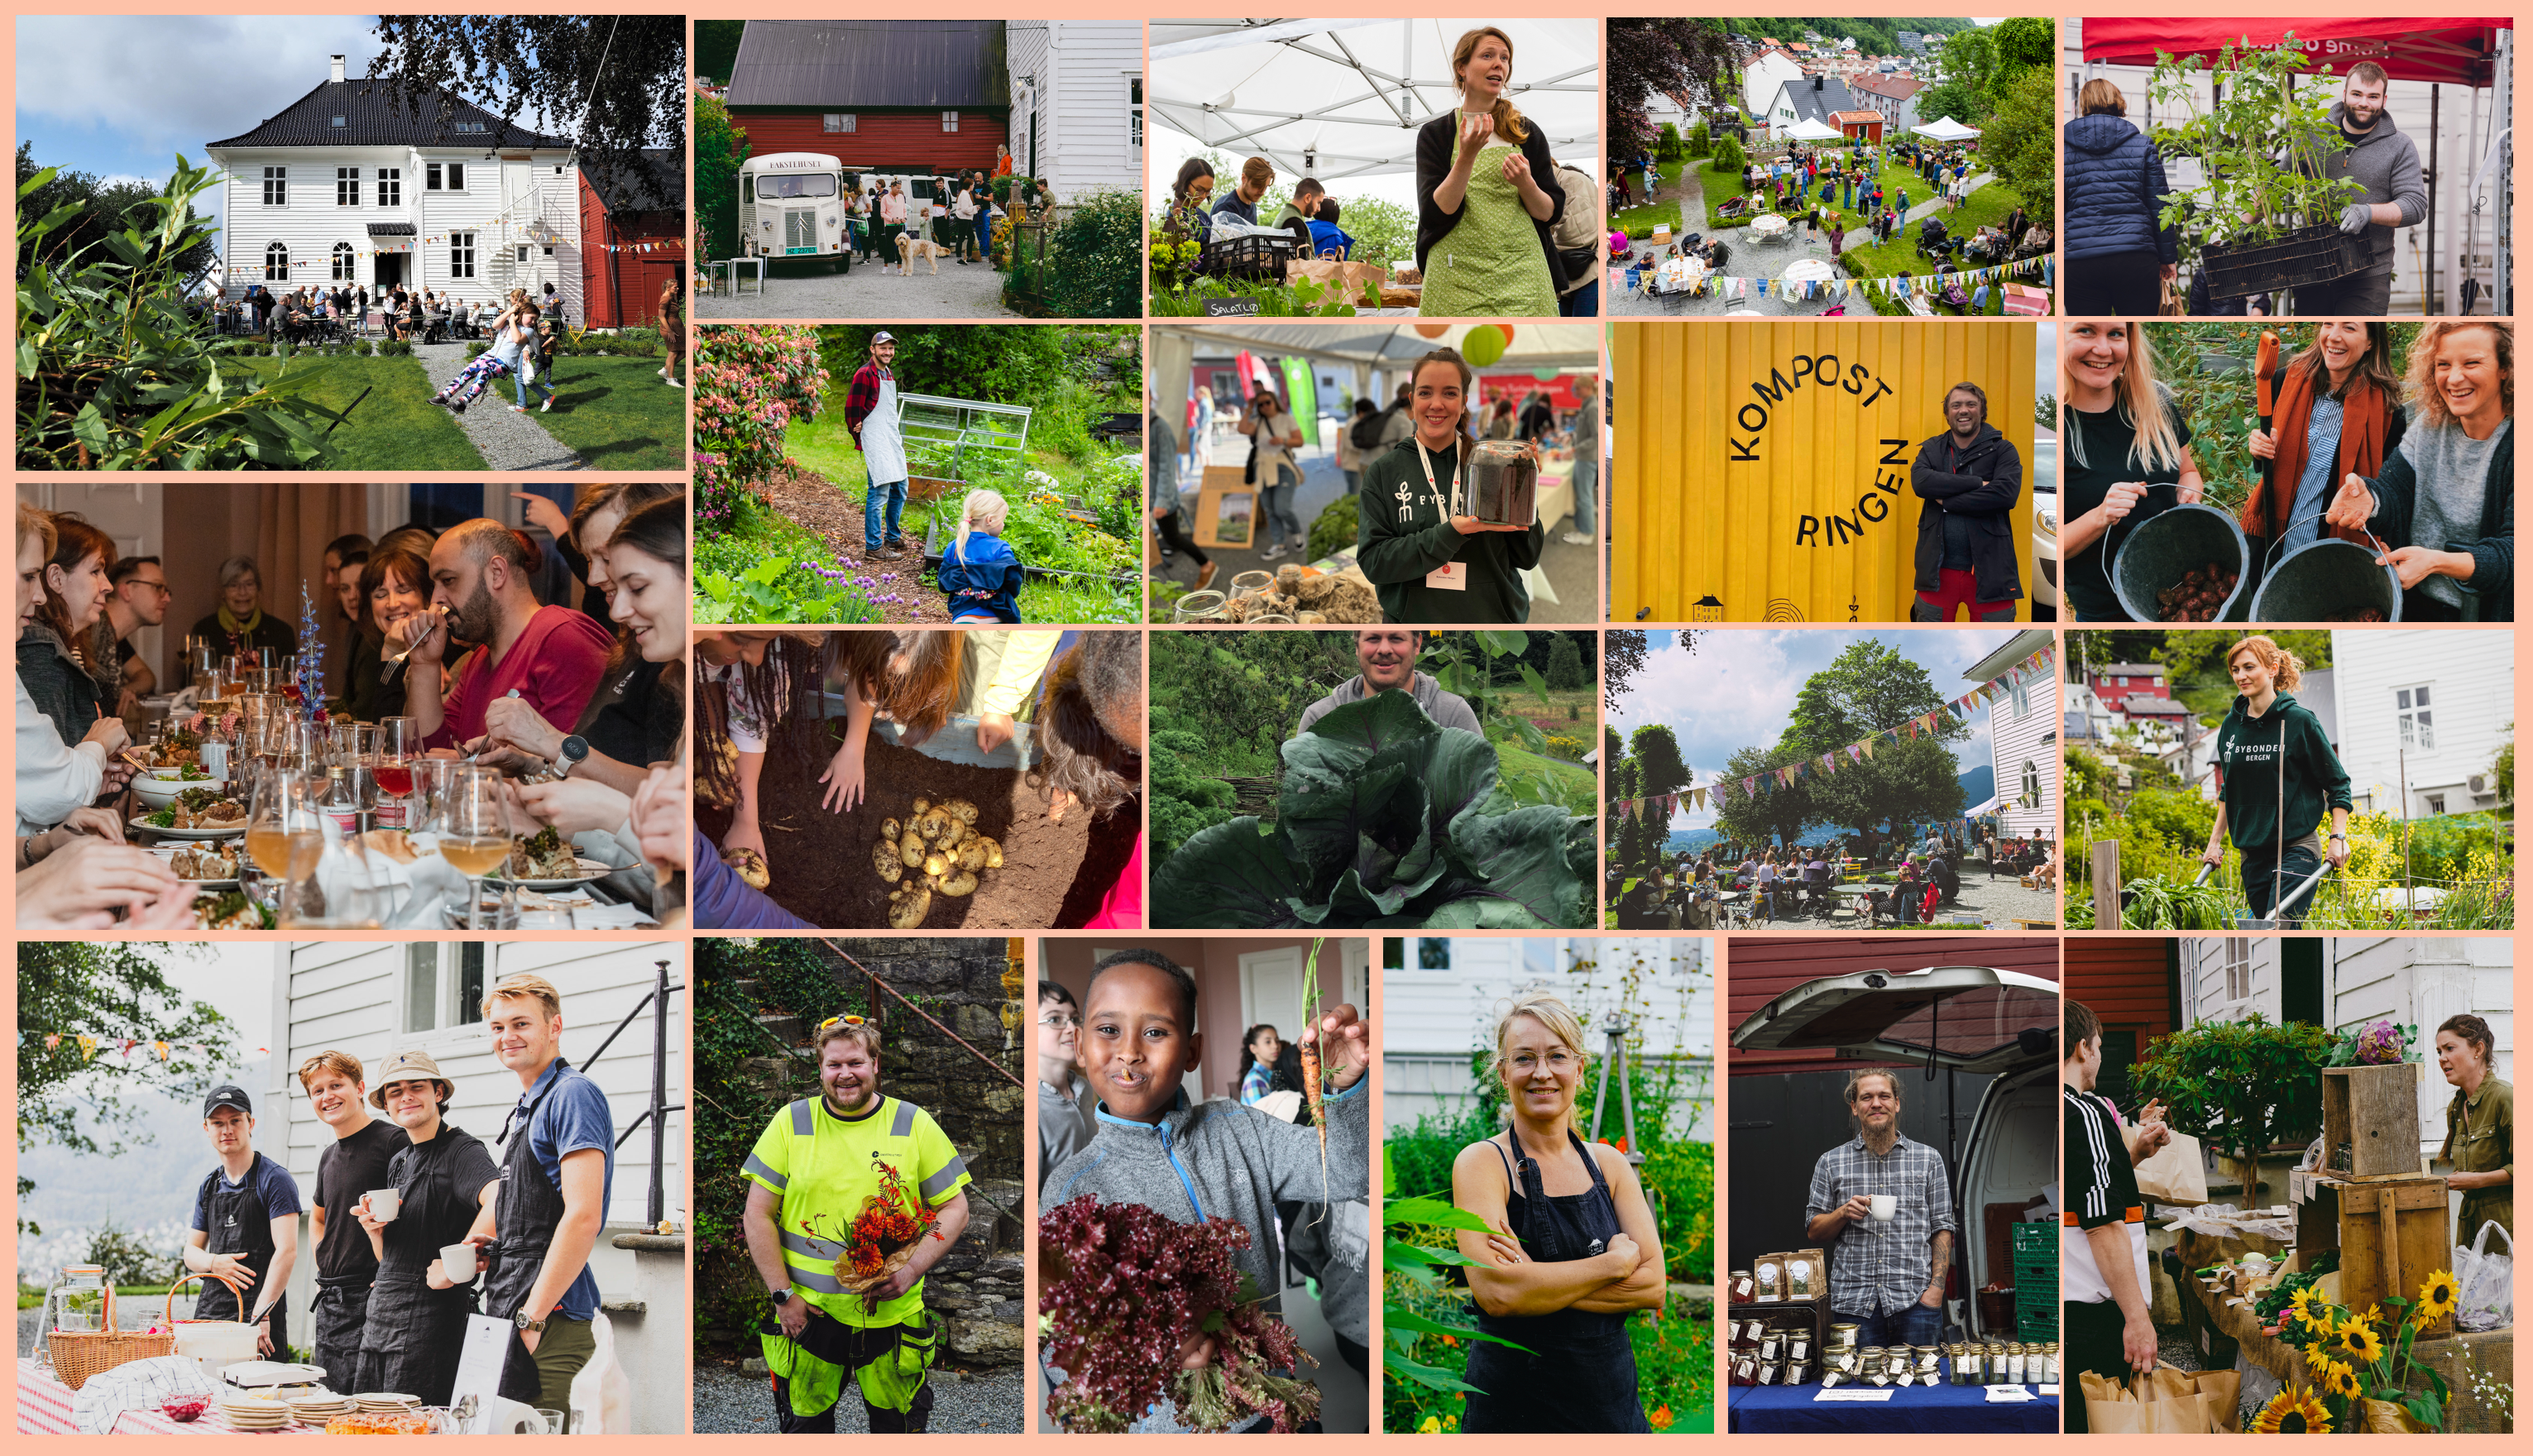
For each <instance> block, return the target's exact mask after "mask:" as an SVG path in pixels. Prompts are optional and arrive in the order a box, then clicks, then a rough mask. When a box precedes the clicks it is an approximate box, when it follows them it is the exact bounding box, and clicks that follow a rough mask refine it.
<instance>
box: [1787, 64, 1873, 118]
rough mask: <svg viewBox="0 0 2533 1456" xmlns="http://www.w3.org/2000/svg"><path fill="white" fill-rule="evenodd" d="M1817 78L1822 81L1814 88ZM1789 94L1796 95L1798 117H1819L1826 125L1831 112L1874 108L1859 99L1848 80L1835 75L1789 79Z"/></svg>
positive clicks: (1796, 116) (1796, 114)
mask: <svg viewBox="0 0 2533 1456" xmlns="http://www.w3.org/2000/svg"><path fill="white" fill-rule="evenodd" d="M1815 81H1817V82H1819V83H1820V87H1819V88H1818V89H1814V88H1813V86H1812V83H1813V82H1815ZM1786 94H1788V95H1789V96H1791V97H1793V98H1794V103H1795V119H1796V120H1797V121H1816V122H1819V123H1820V124H1821V125H1823V126H1829V125H1832V123H1831V121H1830V119H1829V114H1830V113H1831V112H1833V111H1871V110H1874V109H1875V108H1873V107H1871V106H1867V105H1865V104H1863V103H1862V102H1860V101H1858V100H1856V95H1855V93H1854V92H1852V91H1850V90H1849V89H1848V88H1847V83H1846V82H1845V81H1843V80H1841V79H1840V78H1838V77H1835V76H1804V77H1799V78H1797V79H1796V80H1794V81H1789V82H1787V83H1786Z"/></svg>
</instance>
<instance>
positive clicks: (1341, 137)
mask: <svg viewBox="0 0 2533 1456" xmlns="http://www.w3.org/2000/svg"><path fill="white" fill-rule="evenodd" d="M1482 25H1493V26H1495V27H1497V28H1498V29H1502V30H1503V31H1504V32H1505V33H1507V34H1509V35H1510V36H1511V37H1512V44H1513V70H1512V76H1513V86H1512V97H1511V99H1512V103H1513V105H1514V106H1515V107H1517V108H1519V110H1520V111H1521V113H1522V115H1523V116H1524V117H1525V118H1527V119H1529V120H1530V121H1532V122H1534V123H1536V124H1537V125H1538V127H1539V128H1540V130H1541V132H1542V133H1543V134H1544V135H1545V136H1546V137H1547V139H1548V145H1549V146H1550V148H1551V149H1552V150H1554V151H1555V152H1556V153H1557V154H1558V156H1559V158H1560V159H1561V160H1567V161H1575V162H1578V163H1580V164H1582V165H1583V166H1584V167H1585V169H1586V170H1587V171H1591V172H1593V173H1595V174H1596V175H1597V174H1598V172H1599V170H1600V168H1599V152H1600V142H1601V73H1600V27H1599V26H1598V25H1597V24H1595V23H1593V22H1591V21H1588V20H1567V21H1536V20H1534V21H1489V20H1435V19H1419V20H1318V21H1301V20H1285V21H1224V20H1175V21H1174V20H1156V21H1153V22H1151V28H1150V43H1151V63H1150V78H1149V82H1148V83H1147V95H1146V100H1147V104H1148V105H1149V107H1150V110H1151V113H1152V121H1153V125H1154V127H1155V129H1156V130H1163V129H1165V130H1166V131H1169V132H1174V133H1177V134H1180V135H1182V136H1185V137H1187V138H1189V139H1191V140H1192V141H1194V142H1195V144H1196V145H1197V146H1199V147H1212V148H1218V149H1220V150H1221V151H1223V152H1224V153H1226V154H1227V155H1228V156H1229V157H1230V158H1231V159H1232V161H1233V162H1234V164H1235V165H1236V164H1237V162H1238V160H1239V159H1240V158H1242V157H1245V156H1251V155H1258V156H1264V157H1266V158H1267V160H1268V161H1270V162H1272V163H1273V164H1274V166H1275V170H1276V172H1277V173H1278V174H1279V175H1280V176H1282V177H1284V178H1286V179H1288V180H1289V179H1291V178H1297V177H1304V176H1311V177H1317V178H1319V179H1320V180H1321V181H1323V182H1331V183H1332V182H1334V181H1336V180H1338V179H1341V178H1360V177H1374V176H1397V175H1407V176H1412V175H1414V173H1415V170H1416V129H1417V128H1418V127H1421V126H1423V125H1424V124H1425V123H1426V122H1427V121H1429V120H1431V119H1433V118H1434V117H1436V116H1439V115H1441V114H1443V113H1444V112H1446V111H1449V110H1450V109H1451V108H1452V107H1453V106H1454V105H1456V104H1457V101H1458V94H1459V93H1458V91H1457V90H1456V89H1455V88H1454V87H1453V86H1452V84H1451V46H1452V45H1453V43H1454V42H1456V41H1457V40H1458V39H1459V38H1460V36H1461V34H1462V33H1464V32H1465V31H1467V30H1470V29H1474V28H1476V27H1478V26H1482ZM1154 140H1155V142H1156V143H1158V142H1159V141H1160V140H1161V139H1159V138H1157V137H1156V138H1155V139H1154ZM1172 165H1173V166H1175V165H1176V164H1175V162H1173V163H1172Z"/></svg>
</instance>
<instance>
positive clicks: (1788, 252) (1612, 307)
mask: <svg viewBox="0 0 2533 1456" xmlns="http://www.w3.org/2000/svg"><path fill="white" fill-rule="evenodd" d="M1899 175H1900V176H1901V177H1903V178H1905V179H1906V180H1907V181H1908V183H1909V192H1910V193H1911V195H1912V202H1911V204H1910V207H1909V215H1908V216H1907V217H1905V218H1903V219H1902V220H1901V227H1902V228H1903V229H1908V228H1914V226H1915V225H1916V224H1917V223H1918V221H1920V220H1921V219H1924V218H1927V217H1932V216H1935V215H1937V214H1939V213H1945V212H1948V211H1949V210H1950V209H1949V208H1948V207H1946V205H1945V204H1943V203H1942V202H1941V201H1940V200H1939V201H1935V202H1917V201H1915V200H1914V195H1915V194H1917V193H1918V192H1920V191H1922V190H1923V189H1924V188H1925V187H1926V186H1927V185H1928V184H1927V182H1926V180H1925V179H1924V178H1922V177H1919V176H1918V175H1917V174H1916V173H1914V172H1912V171H1909V170H1908V169H1906V168H1902V169H1901V172H1900V174H1899ZM1970 180H1971V191H1972V193H1973V194H1976V193H1977V192H1978V190H1979V189H1980V188H1983V187H1985V186H1987V185H1988V184H1989V183H1991V182H1994V181H1995V180H1996V177H1995V175H1994V174H1993V173H1989V172H1973V173H1972V174H1971V179H1970ZM1882 185H1883V187H1884V189H1885V190H1886V191H1888V192H1890V193H1891V194H1892V195H1893V197H1894V198H1895V199H1896V198H1897V196H1898V194H1899V188H1898V187H1896V186H1895V185H1894V184H1893V182H1892V180H1891V174H1890V172H1889V171H1888V170H1887V169H1886V170H1885V172H1884V174H1883V183H1882ZM1703 205H1704V204H1702V203H1701V204H1696V206H1694V207H1692V206H1691V205H1690V204H1682V207H1683V209H1684V210H1699V209H1701V208H1702V207H1703ZM1846 211H1847V214H1848V215H1849V217H1850V218H1851V219H1853V218H1855V217H1856V216H1860V215H1861V214H1859V213H1857V212H1856V209H1854V208H1848V209H1846ZM1796 215H1797V222H1796V223H1795V227H1794V231H1793V232H1792V233H1791V234H1790V235H1789V236H1788V238H1787V240H1786V241H1785V242H1783V243H1766V244H1760V243H1753V242H1751V241H1750V240H1749V231H1750V230H1749V229H1748V228H1746V227H1736V228H1726V229H1725V230H1724V231H1722V232H1721V233H1718V234H1717V236H1718V237H1721V238H1722V239H1724V244H1725V246H1726V247H1727V248H1729V249H1731V250H1732V256H1731V257H1729V258H1728V259H1726V260H1725V263H1724V273H1725V276H1727V277H1733V278H1755V277H1759V276H1762V275H1765V276H1767V277H1770V278H1774V277H1778V276H1781V275H1782V274H1784V272H1785V271H1786V268H1787V266H1788V265H1789V264H1792V263H1796V262H1801V261H1802V260H1804V259H1815V260H1819V261H1821V262H1827V261H1829V260H1830V259H1832V258H1834V257H1836V256H1837V255H1836V254H1834V253H1832V252H1831V251H1830V246H1829V234H1827V233H1813V234H1808V235H1807V234H1806V233H1805V231H1804V229H1803V226H1802V223H1801V221H1800V220H1799V218H1800V213H1799V212H1797V214H1796ZM1684 226H1685V228H1686V230H1687V231H1688V232H1693V233H1702V232H1705V231H1706V228H1705V227H1704V226H1703V225H1702V224H1699V223H1694V222H1691V223H1687V224H1684ZM1903 235H1904V234H1903V233H1902V232H1894V233H1893V234H1892V236H1894V237H1900V236H1903ZM1910 235H1911V236H1914V234H1910ZM1843 241H1844V242H1845V243H1846V245H1847V246H1846V248H1843V249H1841V250H1839V251H1840V252H1847V251H1850V250H1853V249H1858V248H1870V247H1872V246H1874V239H1873V230H1872V229H1871V228H1864V227H1856V228H1850V229H1849V230H1848V232H1847V236H1846V238H1845V239H1844V240H1843ZM1928 266H1929V267H1931V266H1932V264H1929V265H1928ZM1838 276H1840V277H1845V276H1846V275H1845V274H1843V273H1842V274H1839V275H1838ZM1602 300H1603V304H1602V312H1604V313H1606V314H1608V315H1610V316H1612V317H1614V318H1616V317H1622V316H1633V317H1638V318H1674V317H1677V318H1694V317H1697V316H1700V315H1705V316H1711V317H1717V318H1720V317H1722V316H1724V315H1726V314H1731V313H1738V312H1748V311H1754V310H1755V311H1757V312H1759V313H1762V314H1818V313H1820V312H1821V311H1822V310H1824V309H1827V308H1828V307H1830V305H1831V304H1832V303H1833V302H1835V300H1832V299H1828V298H1822V299H1816V300H1814V301H1812V302H1810V303H1804V302H1802V301H1800V300H1795V301H1793V302H1788V301H1786V300H1783V299H1780V298H1777V297H1776V296H1774V295H1771V296H1769V297H1767V298H1759V297H1756V296H1749V297H1743V298H1719V297H1716V296H1714V295H1712V294H1709V295H1707V296H1705V297H1701V298H1678V297H1661V298H1658V297H1655V296H1653V295H1651V294H1647V293H1611V292H1609V291H1608V290H1606V289H1605V290H1604V291H1603V294H1602ZM1848 313H1849V315H1850V316H1851V317H1866V316H1870V315H1871V313H1872V305H1870V304H1867V303H1864V302H1863V301H1862V300H1860V299H1859V300H1856V303H1855V304H1854V306H1852V307H1851V308H1850V309H1849V310H1848Z"/></svg>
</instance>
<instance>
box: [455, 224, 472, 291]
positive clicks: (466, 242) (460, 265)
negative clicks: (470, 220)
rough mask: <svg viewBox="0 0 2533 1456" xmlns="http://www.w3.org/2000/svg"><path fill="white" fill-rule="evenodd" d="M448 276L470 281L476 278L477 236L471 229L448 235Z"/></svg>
mask: <svg viewBox="0 0 2533 1456" xmlns="http://www.w3.org/2000/svg"><path fill="white" fill-rule="evenodd" d="M448 276H449V277H451V278H464V279H469V280H471V279H472V278H474V276H475V234H474V232H473V231H472V230H471V229H470V230H468V231H465V232H453V233H450V234H449V235H448Z"/></svg>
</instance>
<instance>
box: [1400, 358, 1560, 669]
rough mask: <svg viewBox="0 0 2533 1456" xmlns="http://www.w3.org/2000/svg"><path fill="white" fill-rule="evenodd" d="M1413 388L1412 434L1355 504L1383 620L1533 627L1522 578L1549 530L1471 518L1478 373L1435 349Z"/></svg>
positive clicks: (1421, 364)
mask: <svg viewBox="0 0 2533 1456" xmlns="http://www.w3.org/2000/svg"><path fill="white" fill-rule="evenodd" d="M1409 381H1410V387H1411V388H1412V389H1413V391H1414V394H1413V403H1412V405H1411V412H1412V414H1413V416H1414V426H1415V428H1414V433H1413V435H1412V436H1411V437H1409V438H1408V439H1407V440H1405V441H1403V442H1401V443H1399V444H1397V445H1393V446H1391V447H1390V448H1389V449H1388V450H1386V451H1385V452H1384V453H1383V454H1381V455H1380V456H1378V457H1376V458H1374V459H1373V460H1371V461H1370V462H1369V463H1368V464H1367V465H1366V467H1365V469H1364V479H1363V491H1362V493H1361V495H1359V496H1358V497H1357V515H1358V526H1357V529H1358V531H1359V532H1360V536H1359V540H1360V541H1361V546H1360V548H1359V549H1358V550H1357V552H1356V553H1355V556H1356V564H1357V565H1358V566H1359V567H1360V568H1361V570H1362V571H1363V574H1364V576H1365V578H1366V579H1367V580H1369V581H1371V582H1372V584H1373V588H1374V590H1375V592H1376V593H1377V594H1378V595H1379V597H1380V599H1381V611H1382V619H1383V620H1384V621H1388V622H1489V623H1496V622H1524V621H1528V620H1529V619H1530V589H1529V588H1528V587H1527V586H1525V585H1523V584H1522V580H1521V575H1520V573H1521V572H1523V571H1525V570H1528V569H1529V568H1531V567H1534V566H1537V565H1538V564H1539V557H1540V553H1541V551H1542V550H1543V548H1544V547H1545V545H1546V539H1547V537H1546V530H1545V527H1544V526H1543V525H1542V523H1541V522H1540V521H1538V520H1536V519H1533V520H1532V521H1530V522H1528V523H1527V524H1523V523H1518V522H1503V523H1499V524H1493V525H1490V524H1488V523H1486V522H1483V521H1480V520H1479V519H1477V517H1476V516H1474V515H1470V514H1468V513H1467V512H1468V511H1469V510H1471V509H1472V508H1473V507H1472V505H1471V503H1470V501H1469V498H1468V493H1467V490H1466V484H1465V482H1464V481H1463V478H1462V476H1463V472H1462V462H1463V460H1464V459H1465V455H1466V452H1465V450H1464V448H1463V442H1462V440H1461V437H1460V426H1461V420H1462V418H1463V412H1464V409H1465V404H1466V400H1467V398H1468V394H1469V391H1470V389H1471V388H1472V387H1473V386H1474V385H1475V384H1476V382H1477V371H1475V370H1473V369H1471V368H1469V365H1468V362H1467V361H1466V360H1464V359H1462V358H1461V357H1460V355H1459V353H1458V351H1456V350H1452V349H1436V350H1434V351H1433V352H1432V353H1429V354H1427V355H1425V356H1424V357H1423V358H1421V359H1419V360H1417V361H1416V364H1415V366H1414V368H1413V369H1412V370H1411V371H1410V372H1409ZM1420 480H1421V481H1422V483H1423V489H1422V490H1421V491H1420V490H1419V489H1418V482H1419V481H1420Z"/></svg>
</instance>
